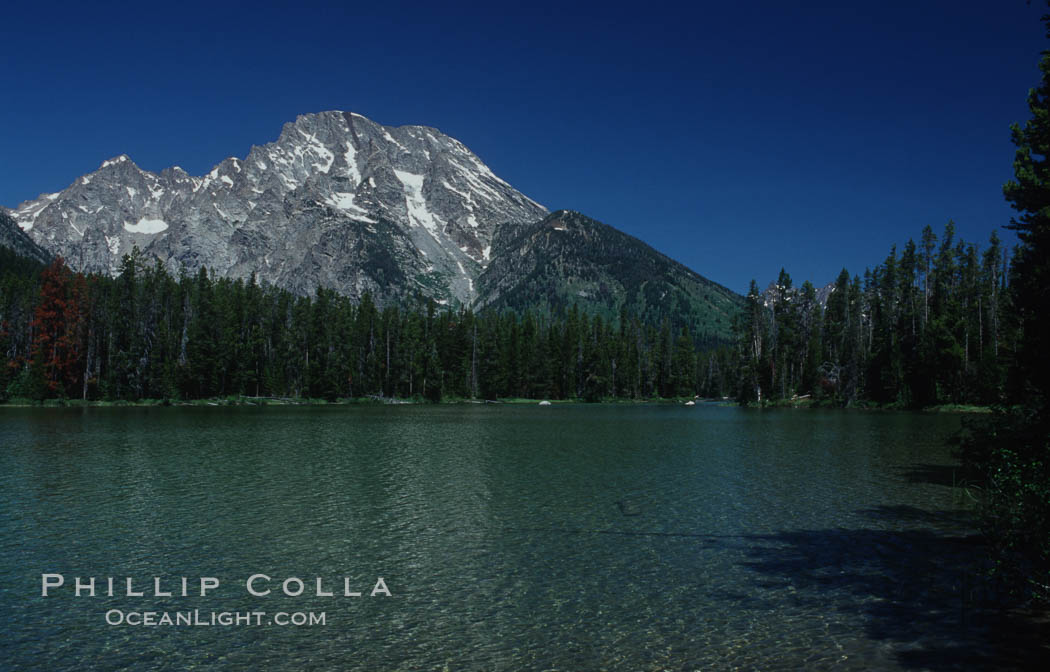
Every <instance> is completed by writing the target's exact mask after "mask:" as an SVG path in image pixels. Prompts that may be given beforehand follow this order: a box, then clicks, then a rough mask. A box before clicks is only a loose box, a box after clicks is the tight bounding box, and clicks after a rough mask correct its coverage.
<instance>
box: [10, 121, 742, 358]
mask: <svg viewBox="0 0 1050 672" xmlns="http://www.w3.org/2000/svg"><path fill="white" fill-rule="evenodd" d="M11 216H12V218H13V219H14V221H15V222H16V223H17V225H18V228H20V229H21V232H22V233H24V234H25V236H26V237H27V238H28V239H31V240H32V241H33V242H34V243H35V244H36V245H38V246H39V247H41V248H43V249H45V250H47V251H48V252H49V253H51V254H54V255H61V256H63V257H64V258H65V259H66V261H67V263H68V264H69V265H70V266H71V267H72V268H73V269H75V270H80V271H94V272H101V273H107V274H110V275H113V274H115V273H117V272H118V270H119V267H120V260H121V259H122V257H123V256H124V255H125V254H127V253H129V252H131V251H132V250H133V249H134V248H139V249H140V250H141V251H142V253H143V254H144V256H145V257H146V258H155V259H157V260H159V261H160V262H161V264H162V265H164V266H165V267H166V268H167V269H168V270H169V272H172V273H173V274H177V273H178V272H179V271H180V270H181V269H187V270H190V271H195V270H196V269H197V268H199V267H201V266H204V267H207V268H209V269H210V270H212V271H214V272H215V274H216V275H218V276H220V277H228V278H233V279H236V278H242V279H248V278H249V277H255V278H256V279H257V280H258V281H260V282H262V283H264V284H266V283H269V284H273V285H276V286H279V287H282V288H285V289H289V290H291V291H293V292H295V293H298V294H301V295H307V294H311V293H313V291H314V290H315V289H316V288H317V287H326V288H329V289H333V290H335V291H338V292H339V293H341V294H344V295H347V296H349V297H351V298H354V299H360V298H361V297H362V296H363V295H364V294H366V293H367V294H370V295H371V296H372V297H373V298H374V299H375V300H376V301H377V302H378V303H381V304H384V303H392V302H397V301H401V300H404V299H407V298H409V297H412V296H417V295H422V296H424V297H428V298H430V299H433V300H435V301H437V302H438V303H440V304H444V305H458V306H464V307H471V308H478V309H513V310H525V309H529V310H532V309H538V310H546V311H553V310H562V309H566V308H568V307H569V305H570V304H571V303H577V304H579V305H580V306H581V307H582V308H584V309H585V310H588V311H590V312H595V313H600V314H604V315H607V316H609V317H618V315H619V313H620V311H621V310H622V309H626V310H628V311H629V312H631V313H633V314H637V315H638V316H639V317H640V318H642V319H645V320H647V321H659V320H662V319H663V318H665V317H668V316H672V317H675V322H676V323H681V324H683V325H688V326H690V327H691V328H693V329H694V330H695V331H696V332H697V333H705V334H711V335H713V336H714V337H716V338H721V339H724V338H725V337H727V336H728V334H729V329H730V326H729V325H730V322H731V318H732V315H733V314H734V311H736V310H737V309H738V308H739V305H740V300H739V299H740V297H739V296H738V295H736V294H735V293H733V292H731V291H730V290H728V289H727V288H725V287H723V286H721V285H719V284H717V283H714V282H712V281H710V280H708V279H707V278H704V277H703V276H701V275H700V274H698V273H696V272H695V271H692V270H691V269H688V268H687V267H685V266H684V265H682V264H680V263H679V262H677V261H674V260H673V259H671V258H670V257H667V256H666V255H664V254H662V253H660V252H659V251H657V250H655V249H653V248H652V247H651V246H649V245H647V244H646V243H644V242H643V241H641V240H639V239H637V238H634V237H633V236H629V235H627V234H625V233H623V232H620V231H618V230H616V229H614V228H612V227H609V226H607V225H605V224H602V223H600V222H598V221H597V220H593V219H591V218H589V217H586V216H584V215H582V214H580V213H577V212H574V211H569V210H559V211H557V212H556V213H553V214H552V213H550V212H549V211H548V210H547V208H545V207H544V206H543V205H541V204H539V203H538V202H536V201H534V200H533V199H531V198H529V197H528V196H526V195H524V194H522V193H521V192H519V191H517V190H515V189H514V188H513V187H512V186H511V185H510V184H508V183H507V182H506V181H505V180H503V179H501V178H499V177H498V176H496V175H495V174H494V173H493V172H492V171H491V169H489V168H488V167H487V166H486V165H485V164H484V163H483V162H482V161H481V160H480V158H478V157H477V156H476V155H475V154H473V152H471V151H470V150H469V149H468V148H467V147H466V146H465V145H464V144H463V143H461V142H460V141H459V140H456V139H455V138H452V137H450V136H447V135H444V134H443V133H441V132H440V131H438V130H437V129H434V128H432V127H428V126H412V125H407V126H397V127H390V126H383V125H380V124H377V123H376V122H373V121H371V120H369V119H367V118H365V117H363V116H361V115H359V114H356V113H353V112H344V111H338V110H333V111H326V112H320V113H314V114H305V115H299V116H298V117H296V119H295V121H291V122H288V123H286V124H284V125H283V127H282V128H281V131H280V134H279V135H278V137H277V139H276V140H274V141H273V142H270V143H266V144H263V145H253V146H252V147H251V148H250V149H249V151H248V153H247V155H246V156H245V158H243V159H241V158H237V157H228V158H226V159H223V160H222V161H220V162H219V163H218V164H216V165H215V167H214V168H212V170H211V171H209V172H208V173H206V174H205V175H203V176H192V175H189V174H188V173H187V172H186V171H184V170H183V169H182V168H180V167H178V166H171V167H168V168H165V169H164V170H161V171H160V172H156V173H155V172H151V171H146V170H142V169H141V168H139V166H137V165H136V164H135V162H134V161H133V160H132V159H131V158H130V157H129V156H127V155H126V154H120V155H117V156H115V157H113V158H110V159H106V160H105V161H103V162H102V163H101V164H100V165H99V168H98V169H97V170H95V171H94V172H92V173H88V174H86V175H83V176H81V177H79V178H77V179H76V180H74V182H73V183H72V184H71V185H70V186H68V187H67V188H66V189H63V190H61V191H59V192H55V193H52V194H41V195H40V196H39V197H38V198H36V199H31V200H27V201H24V202H22V203H21V204H19V205H18V206H17V207H16V208H15V209H14V210H13V211H11ZM559 227H560V228H559ZM568 227H571V229H572V230H571V231H568V233H565V234H564V235H560V234H559V235H555V236H553V237H552V234H553V233H554V232H557V231H559V230H560V229H564V230H567V229H568Z"/></svg>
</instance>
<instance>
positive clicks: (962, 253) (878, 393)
mask: <svg viewBox="0 0 1050 672" xmlns="http://www.w3.org/2000/svg"><path fill="white" fill-rule="evenodd" d="M1009 269H1010V264H1009V263H1008V257H1007V251H1006V250H1004V248H1003V245H1002V242H1001V241H1000V239H999V237H998V236H997V235H996V234H995V233H993V234H992V235H991V239H990V241H989V243H988V246H987V247H986V248H985V249H984V250H983V251H982V250H980V249H979V248H978V247H977V246H976V245H974V244H971V243H967V242H965V241H963V240H962V239H959V238H957V237H956V233H955V226H954V224H953V223H952V222H950V221H949V222H948V224H947V225H946V226H945V229H944V232H943V234H942V235H941V237H940V239H939V240H938V237H937V235H936V234H935V233H934V232H933V230H932V228H931V227H929V226H927V227H926V228H925V229H924V230H923V232H922V236H921V238H920V242H919V243H918V244H916V243H915V241H914V240H909V241H908V242H907V243H906V244H905V246H904V248H903V250H902V251H901V252H900V253H898V251H897V248H896V247H893V248H892V249H891V250H890V253H889V255H888V256H887V257H886V259H885V261H883V262H882V263H881V264H879V265H877V266H876V267H875V268H874V269H868V270H866V271H865V272H864V275H863V277H861V276H858V275H854V276H852V277H851V276H850V274H849V272H848V271H847V270H845V269H843V270H842V272H841V273H840V274H839V276H838V278H837V279H836V281H835V283H834V285H832V286H831V287H830V288H828V289H829V290H830V293H828V294H827V296H826V300H825V301H821V300H820V297H819V296H818V292H817V290H816V288H815V287H814V286H813V285H812V284H811V283H809V282H808V281H807V282H805V283H803V284H802V286H801V287H799V288H796V287H794V286H793V283H792V279H791V276H790V275H789V274H788V273H787V272H786V271H784V270H781V272H780V275H779V277H778V279H777V281H776V283H775V284H774V285H772V286H771V287H770V288H769V290H767V291H766V292H763V293H760V292H759V290H758V286H757V284H756V283H755V282H754V281H752V282H751V288H750V291H749V292H748V294H747V301H746V307H745V313H744V318H743V319H742V320H741V321H740V322H739V323H738V326H737V334H738V335H737V343H736V349H735V351H734V352H733V353H732V356H731V359H732V360H734V362H735V364H736V366H737V367H738V371H739V379H738V381H739V383H740V387H739V388H738V397H739V398H740V400H741V401H745V402H751V401H770V400H776V399H791V398H797V397H805V396H809V397H812V398H816V399H825V400H829V401H831V402H834V403H838V404H843V405H851V404H856V403H858V402H874V403H877V404H882V405H898V406H902V407H917V408H922V407H927V406H931V405H935V404H944V403H953V404H982V405H990V404H996V403H1000V402H1002V401H1003V400H1004V399H1005V398H1006V396H1007V395H1008V394H1009V393H1010V392H1011V391H1012V390H1011V389H1010V387H1009V380H1008V376H1007V372H1008V371H1009V361H1010V359H1009V356H1010V353H1011V352H1012V349H1013V344H1014V342H1015V341H1016V328H1015V325H1014V323H1013V321H1012V320H1011V318H1010V316H1011V313H1010V292H1009V285H1010V270H1009ZM1014 391H1016V390H1014Z"/></svg>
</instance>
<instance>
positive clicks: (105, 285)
mask: <svg viewBox="0 0 1050 672" xmlns="http://www.w3.org/2000/svg"><path fill="white" fill-rule="evenodd" d="M0 254H3V255H4V256H3V257H0V269H2V270H0V319H2V331H0V352H3V353H4V357H5V359H6V366H5V367H4V370H3V373H2V377H0V391H2V393H3V394H4V396H6V398H8V399H10V398H27V399H34V400H41V399H46V398H53V397H58V398H70V399H89V400H93V399H123V400H140V399H197V398H207V397H216V396H230V395H247V396H280V397H308V398H317V399H330V400H332V399H337V398H351V397H367V396H381V397H401V398H411V397H420V398H426V399H430V400H435V401H436V400H440V399H442V398H448V397H460V398H483V399H495V398H497V397H531V398H554V399H586V400H595V401H597V400H600V399H603V398H610V397H628V398H651V397H673V396H684V395H688V396H692V395H693V394H694V393H695V390H697V389H698V386H699V384H698V376H699V375H701V373H703V372H702V371H700V370H699V369H698V368H697V361H698V359H697V357H696V354H695V353H696V351H697V349H698V347H699V345H700V344H698V343H696V342H695V341H694V339H693V337H692V336H691V335H690V333H689V330H688V328H686V327H675V325H672V324H671V323H670V322H669V321H667V320H665V321H664V322H663V323H662V324H660V325H646V324H641V323H640V322H639V321H638V320H636V319H632V318H631V317H629V316H627V315H624V316H622V318H621V319H620V320H618V322H617V323H616V324H615V325H614V324H612V323H610V322H608V321H605V320H603V319H602V318H601V317H597V316H594V317H592V316H588V315H586V314H584V313H582V312H580V311H579V310H577V309H575V308H572V309H570V310H569V311H567V312H566V313H564V314H561V315H558V316H556V317H553V318H552V317H549V316H545V315H540V314H532V313H526V314H524V315H518V314H515V313H511V312H504V313H493V312H489V313H482V314H474V313H472V312H471V311H469V310H465V309H455V310H453V309H442V310H439V306H437V305H436V304H434V303H433V302H431V301H425V300H422V299H420V300H418V301H416V302H415V303H414V304H413V305H408V306H400V307H394V306H387V307H383V308H380V307H377V306H376V305H375V304H374V303H373V302H372V301H371V299H369V298H368V297H367V296H366V297H365V298H364V299H363V300H362V301H361V302H360V303H357V304H355V303H353V302H351V301H350V300H348V299H347V298H345V297H343V296H340V295H337V294H335V293H334V292H332V291H330V290H327V289H324V288H318V289H317V290H316V293H315V294H314V296H312V297H302V296H295V295H293V294H291V293H289V292H287V291H284V290H281V289H276V288H274V287H262V286H260V285H258V284H257V283H255V282H254V281H251V280H250V281H248V282H244V281H242V280H229V279H213V278H212V276H211V275H210V274H209V273H208V271H207V270H205V269H203V268H202V269H200V270H199V271H198V272H197V273H196V274H193V275H186V274H183V275H180V276H179V277H178V278H174V277H172V276H171V275H170V274H169V273H167V272H166V271H165V270H164V269H163V268H162V267H161V266H159V265H158V264H153V265H151V264H149V263H146V262H145V261H144V259H143V258H142V256H141V255H139V254H138V253H136V254H133V255H129V256H125V257H124V259H123V261H122V264H121V267H120V269H119V274H118V275H117V276H116V277H114V278H109V277H104V276H98V275H87V276H85V275H83V274H80V273H74V272H72V271H70V270H69V269H68V267H66V266H65V265H64V263H63V262H62V260H60V259H59V260H56V261H55V262H54V263H52V264H51V265H50V266H48V267H47V268H42V267H40V266H39V265H36V264H34V262H29V261H26V260H22V259H18V258H16V257H14V256H13V255H12V254H11V253H9V252H8V251H6V250H3V251H2V252H0ZM704 371H706V369H705V370H704Z"/></svg>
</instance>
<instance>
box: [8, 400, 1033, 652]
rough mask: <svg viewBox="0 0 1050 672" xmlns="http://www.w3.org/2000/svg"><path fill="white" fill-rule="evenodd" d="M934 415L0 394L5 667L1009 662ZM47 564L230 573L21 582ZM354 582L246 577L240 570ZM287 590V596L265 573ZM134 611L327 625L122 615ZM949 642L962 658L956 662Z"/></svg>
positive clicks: (98, 572) (74, 570)
mask: <svg viewBox="0 0 1050 672" xmlns="http://www.w3.org/2000/svg"><path fill="white" fill-rule="evenodd" d="M957 426H958V419H957V418H954V417H946V416H929V415H916V414H903V413H902V414H892V413H851V412H819V411H804V412H798V411H787V410H785V411H752V410H746V409H739V408H727V407H715V406H701V407H697V408H691V409H687V408H682V407H671V406H627V405H623V406H555V407H549V408H540V407H535V406H522V407H493V406H441V407H404V406H401V407H317V408H280V407H277V408H274V407H271V408H171V409H137V408H129V409H114V408H98V409H86V410H84V409H81V410H60V409H37V410H29V409H0V446H2V451H0V486H2V489H0V506H2V511H3V517H2V519H0V526H2V531H3V535H2V546H0V559H2V562H0V586H2V589H3V598H4V603H5V609H4V611H5V614H6V615H7V618H5V622H4V624H3V625H2V626H0V628H2V629H3V637H2V638H0V649H2V650H0V654H2V659H4V660H6V661H8V662H9V664H11V665H13V666H14V668H15V669H21V668H44V667H46V668H47V669H51V670H65V669H69V670H72V669H84V668H85V667H90V668H96V669H118V668H122V667H131V668H140V669H173V670H174V669H184V668H186V667H190V666H196V667H199V668H204V669H208V668H218V667H226V666H230V667H236V668H245V669H253V668H254V669H331V668H340V669H361V670H372V669H434V670H440V669H445V668H446V667H447V668H448V669H468V670H473V669H477V670H496V669H503V670H531V669H537V670H539V669H562V670H580V669H600V668H607V669H621V670H645V669H694V668H705V669H706V668H711V669H726V668H732V667H737V666H740V667H756V668H759V669H801V668H803V667H804V668H806V669H821V668H834V669H858V670H859V669H872V668H880V669H898V668H932V669H952V668H953V667H955V666H958V665H963V667H980V666H982V665H984V666H988V667H993V668H994V667H996V666H997V665H998V666H1003V665H1006V666H1009V664H1014V663H1016V664H1017V665H1021V663H1020V662H1016V660H1014V659H1008V658H1004V657H1003V654H1002V652H1001V651H999V650H997V649H996V648H995V647H994V646H993V643H994V641H995V637H996V636H997V635H994V634H993V633H992V631H991V629H990V626H989V625H988V623H986V622H985V621H986V620H987V619H983V618H982V617H981V614H980V612H979V610H977V609H976V608H974V605H975V604H976V600H974V599H973V597H972V595H973V592H974V589H975V588H974V586H975V585H976V584H975V582H974V580H973V577H972V574H973V572H974V571H975V570H976V568H977V565H978V563H979V559H980V549H979V546H976V545H975V542H974V539H973V538H972V537H971V536H970V535H971V530H970V528H969V527H968V520H967V518H966V515H965V513H960V503H961V499H960V497H959V494H958V491H957V490H956V489H953V487H952V484H951V482H950V481H947V480H946V479H947V477H948V474H950V470H951V466H950V465H951V460H950V459H949V456H948V451H947V449H946V448H945V447H944V442H943V440H944V438H945V437H946V436H947V435H949V434H950V433H951V432H952V431H953V430H954V429H955V428H956V427H957ZM45 572H56V573H62V574H64V575H65V576H66V577H67V579H68V580H70V581H72V577H74V576H96V577H108V576H115V577H127V576H130V577H136V578H138V577H142V578H143V579H144V580H149V579H150V578H151V577H153V576H161V577H181V576H187V577H191V579H194V578H195V577H200V576H215V577H220V578H221V580H222V581H223V586H222V588H221V589H220V590H218V591H216V592H215V593H213V594H212V595H208V596H206V597H203V598H202V597H200V596H191V597H171V598H168V597H149V596H147V597H142V598H129V597H126V596H122V595H121V596H116V597H97V598H88V597H80V598H76V597H73V596H72V593H71V592H69V591H65V592H61V593H60V594H57V595H53V596H51V597H48V598H42V597H40V575H41V574H42V573H45ZM254 573H264V574H267V575H269V576H271V577H274V579H275V580H274V587H277V586H279V581H280V580H283V578H285V577H290V576H295V577H301V578H303V579H304V580H305V581H306V583H307V585H308V587H310V586H312V583H311V582H312V581H313V577H325V579H326V581H327V580H329V579H330V580H331V581H332V582H333V583H336V584H338V585H339V586H340V587H341V586H342V580H343V578H342V577H350V580H351V582H352V584H353V585H352V589H354V590H361V591H364V592H365V594H366V595H367V594H368V592H369V591H370V590H371V587H372V585H373V583H374V582H375V580H376V578H377V577H379V576H382V577H384V580H385V582H386V583H387V585H388V586H389V588H390V590H391V591H392V593H393V595H394V596H393V597H392V598H389V599H385V598H382V597H376V598H368V597H362V598H344V597H316V596H314V595H313V591H312V589H311V590H307V591H306V592H305V593H304V595H303V596H300V597H295V598H292V597H286V596H283V595H280V594H275V595H270V596H267V597H265V598H256V597H252V596H250V595H248V594H247V593H246V592H245V590H244V587H243V582H244V580H245V579H246V578H247V577H248V576H249V575H251V574H254ZM275 592H278V591H275ZM111 608H119V609H124V610H129V609H139V610H157V611H163V610H172V611H174V610H187V609H201V610H206V611H208V612H210V611H213V610H215V611H223V610H245V611H251V610H266V611H268V612H274V611H277V610H279V609H287V610H290V611H291V610H294V611H315V612H320V611H324V612H325V613H326V616H327V619H326V622H327V624H326V625H325V626H323V627H322V626H314V627H303V628H280V627H276V626H263V627H256V628H251V627H225V628H223V627H181V628H177V627H157V628H144V627H137V628H136V627H112V626H107V625H106V624H105V622H104V619H103V614H104V613H105V611H106V610H107V609H111ZM964 663H965V664H964Z"/></svg>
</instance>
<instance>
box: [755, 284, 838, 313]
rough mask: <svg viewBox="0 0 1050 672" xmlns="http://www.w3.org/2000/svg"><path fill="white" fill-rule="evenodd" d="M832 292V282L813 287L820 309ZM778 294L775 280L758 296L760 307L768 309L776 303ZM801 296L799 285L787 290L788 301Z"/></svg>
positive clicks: (826, 302) (826, 303)
mask: <svg viewBox="0 0 1050 672" xmlns="http://www.w3.org/2000/svg"><path fill="white" fill-rule="evenodd" d="M834 291H835V283H834V282H829V283H828V284H826V285H824V286H823V287H814V292H815V294H816V299H817V303H818V304H819V305H820V307H821V308H824V307H825V306H827V305H828V297H830V296H831V294H832V293H833V292H834ZM779 294H780V287H779V286H778V285H777V281H776V280H772V281H770V283H769V285H768V286H767V287H766V288H765V290H764V291H763V292H762V293H761V294H760V295H759V296H760V297H761V298H762V305H763V306H765V307H767V308H769V307H770V306H772V305H773V304H774V303H776V300H777V296H778V295H779ZM801 295H802V286H801V285H798V286H794V287H792V288H791V289H790V290H788V297H789V300H790V299H795V298H796V297H800V296H801Z"/></svg>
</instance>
